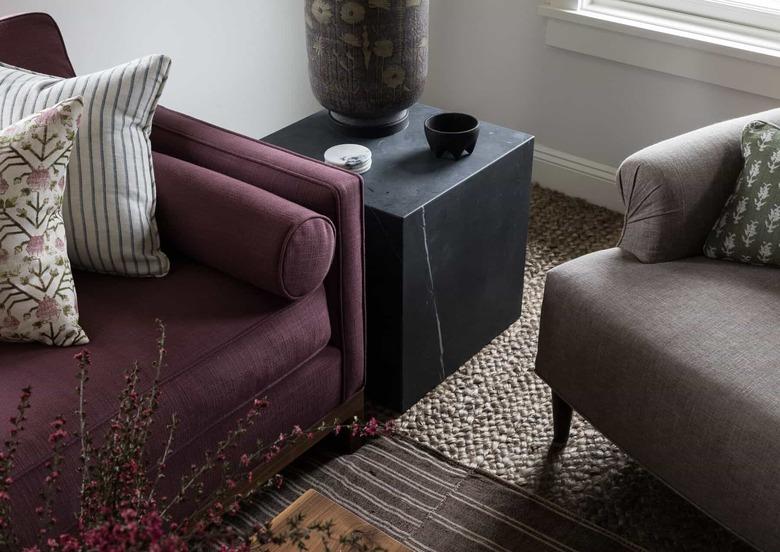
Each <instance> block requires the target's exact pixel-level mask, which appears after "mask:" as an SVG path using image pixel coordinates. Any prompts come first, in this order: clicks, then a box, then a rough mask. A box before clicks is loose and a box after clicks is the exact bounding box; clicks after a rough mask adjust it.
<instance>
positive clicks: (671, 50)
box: [539, 0, 780, 99]
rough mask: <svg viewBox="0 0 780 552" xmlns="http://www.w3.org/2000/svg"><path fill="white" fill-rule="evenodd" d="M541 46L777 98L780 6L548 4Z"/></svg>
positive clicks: (642, 0) (654, 0)
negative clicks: (545, 27)
mask: <svg viewBox="0 0 780 552" xmlns="http://www.w3.org/2000/svg"><path fill="white" fill-rule="evenodd" d="M539 14H540V15H543V16H545V17H547V18H548V22H547V32H546V35H545V42H546V43H547V44H548V45H549V46H554V47H557V48H562V49H565V50H571V51H575V52H579V53H582V54H587V55H591V56H596V57H600V58H604V59H609V60H613V61H617V62H620V63H625V64H629V65H636V66H638V67H643V68H646V69H653V70H655V71H661V72H665V73H670V74H673V75H677V76H681V77H687V78H691V79H694V80H699V81H702V82H708V83H711V84H717V85H720V86H725V87H728V88H734V89H737V90H742V91H745V92H750V93H753V94H758V95H761V96H767V97H771V98H777V99H780V0H547V1H546V2H545V3H544V4H542V5H541V6H540V7H539Z"/></svg>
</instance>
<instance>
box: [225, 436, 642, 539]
mask: <svg viewBox="0 0 780 552" xmlns="http://www.w3.org/2000/svg"><path fill="white" fill-rule="evenodd" d="M284 475H285V478H286V481H285V485H284V487H283V488H282V489H281V490H279V491H264V492H262V493H260V494H258V495H257V496H255V497H254V498H253V499H252V501H251V504H249V505H248V506H247V507H246V508H245V509H244V511H243V513H242V514H241V516H240V517H239V519H237V520H236V521H235V524H236V525H237V527H238V528H239V529H241V530H246V531H249V530H251V528H252V527H254V526H256V525H257V524H258V523H262V522H265V521H266V520H269V519H271V518H273V517H274V516H275V515H276V514H278V513H279V512H281V511H282V510H283V509H284V508H286V507H287V506H288V505H289V504H290V503H292V502H293V501H294V500H295V499H297V498H298V497H299V496H300V495H302V494H303V493H304V492H305V491H306V490H308V489H315V490H317V491H318V492H320V493H321V494H323V495H325V496H327V497H328V498H330V499H331V500H333V501H335V502H338V503H339V504H341V505H342V506H344V507H345V508H347V509H349V510H351V511H352V512H353V513H355V514H357V515H358V516H360V517H361V518H363V519H364V520H365V521H368V522H369V523H371V524H373V525H375V526H376V527H378V528H380V529H382V530H383V531H385V532H386V533H388V534H389V535H391V536H393V537H394V538H396V539H397V540H399V541H400V542H402V543H404V544H405V545H407V546H408V547H410V548H412V549H413V550H420V551H425V552H461V551H463V552H465V551H484V550H497V551H503V552H514V551H524V552H535V551H545V552H547V551H566V552H591V551H592V552H612V551H627V550H628V551H638V550H642V549H641V548H640V547H638V546H635V545H633V544H631V543H630V542H628V541H626V540H624V539H622V538H620V537H618V536H617V535H614V534H612V533H610V532H608V531H606V530H604V529H602V528H600V527H598V526H596V525H594V524H592V523H589V522H587V521H585V520H583V519H580V518H578V517H576V516H574V515H572V514H571V513H569V512H568V511H566V510H564V509H563V508H561V507H560V506H556V505H554V504H553V503H551V502H548V501H546V500H544V499H542V498H540V497H538V496H536V495H534V494H532V493H529V492H528V491H525V490H523V489H521V488H520V487H517V486H514V485H509V484H507V483H504V482H502V481H501V480H499V479H497V478H496V477H494V476H492V475H489V474H488V473H486V472H482V471H480V470H477V469H474V468H468V467H465V466H463V465H461V464H458V463H456V462H454V461H452V460H448V459H446V457H444V456H442V455H441V454H439V453H437V452H435V451H433V449H429V448H427V447H423V446H421V445H419V444H416V443H415V442H414V441H412V440H410V439H407V438H404V437H393V438H386V437H382V438H379V439H377V440H374V441H371V442H370V443H368V444H366V445H364V446H363V447H362V448H361V449H359V450H358V451H357V452H355V453H353V454H348V455H347V454H345V455H339V454H338V453H336V452H334V451H332V450H330V449H328V448H326V447H318V448H317V449H315V451H313V452H312V453H310V454H308V455H307V456H305V457H303V458H301V459H300V460H299V461H297V462H296V463H295V464H294V465H293V466H292V467H291V468H288V470H287V471H286V472H285V473H284Z"/></svg>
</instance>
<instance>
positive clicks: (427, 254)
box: [420, 206, 447, 381]
mask: <svg viewBox="0 0 780 552" xmlns="http://www.w3.org/2000/svg"><path fill="white" fill-rule="evenodd" d="M420 213H421V214H422V234H423V245H424V246H425V264H426V266H427V267H428V284H429V285H428V291H429V293H430V294H431V301H432V302H433V314H434V316H435V317H436V332H437V333H438V334H439V379H440V380H441V381H444V380H445V378H446V377H447V373H446V371H445V368H444V340H443V339H442V335H441V320H440V319H439V306H438V305H437V303H436V287H435V285H434V283H433V269H432V268H431V253H430V251H429V250H428V228H427V224H426V222H425V206H423V207H420Z"/></svg>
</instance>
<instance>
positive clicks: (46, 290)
mask: <svg viewBox="0 0 780 552" xmlns="http://www.w3.org/2000/svg"><path fill="white" fill-rule="evenodd" d="M82 109H83V102H82V100H81V98H71V99H68V100H65V101H63V102H60V103H58V104H57V105H55V106H53V107H50V108H48V109H45V110H43V111H41V112H40V113H36V114H33V115H30V116H29V117H26V118H24V119H22V120H21V121H19V122H17V123H15V124H13V125H11V126H10V127H7V128H6V129H4V130H3V131H2V132H0V183H1V184H2V185H0V340H1V341H22V342H25V341H38V342H41V343H45V344H47V345H57V346H69V345H83V344H85V343H88V341H89V340H88V339H87V336H86V334H85V333H84V330H83V329H82V328H81V326H80V325H79V315H78V305H77V302H76V288H75V284H74V282H73V274H72V272H71V267H70V261H69V260H68V255H67V252H66V237H65V224H64V222H63V219H62V204H63V193H64V190H65V174H66V172H67V167H68V161H69V159H70V154H71V151H72V149H73V142H74V140H75V138H76V132H77V130H78V121H79V119H80V116H81V112H82Z"/></svg>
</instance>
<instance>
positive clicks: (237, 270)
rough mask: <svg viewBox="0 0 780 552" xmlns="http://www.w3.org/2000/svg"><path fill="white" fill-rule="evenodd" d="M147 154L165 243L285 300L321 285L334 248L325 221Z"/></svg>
mask: <svg viewBox="0 0 780 552" xmlns="http://www.w3.org/2000/svg"><path fill="white" fill-rule="evenodd" d="M153 155H154V170H155V176H156V180H157V201H158V207H157V208H158V220H159V225H160V234H161V237H162V240H163V243H165V244H166V246H168V247H173V248H174V249H175V250H177V251H178V252H180V253H182V254H184V255H186V256H188V257H190V258H192V259H194V260H196V261H198V262H200V263H203V264H205V265H208V266H211V267H213V268H216V269H217V270H220V271H222V272H225V273H227V274H230V275H231V276H234V277H236V278H238V279H240V280H243V281H245V282H248V283H250V284H252V285H254V286H256V287H259V288H261V289H264V290H266V291H269V292H271V293H274V294H276V295H281V296H282V297H285V298H287V299H298V298H300V297H303V296H304V295H307V294H308V293H310V292H312V291H314V290H315V289H316V288H317V287H319V286H320V284H322V281H323V280H324V279H325V276H326V275H327V274H328V270H329V269H330V265H331V263H332V261H333V256H334V253H335V249H336V232H335V229H334V227H333V223H332V222H331V221H330V220H329V219H328V218H327V217H324V216H322V215H319V214H317V213H315V212H314V211H311V210H309V209H307V208H305V207H302V206H300V205H297V204H295V203H292V202H291V201H288V200H286V199H283V198H281V197H279V196H276V195H274V194H272V193H270V192H267V191H265V190H263V189H261V188H257V187H255V186H252V185H250V184H247V183H246V182H242V181H240V180H236V179H235V178H231V177H229V176H225V175H223V174H220V173H218V172H215V171H211V170H209V169H205V168H203V167H199V166H197V165H193V164H192V163H188V162H186V161H182V160H180V159H176V158H175V157H170V156H168V155H164V154H161V153H156V152H155V153H154V154H153Z"/></svg>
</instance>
